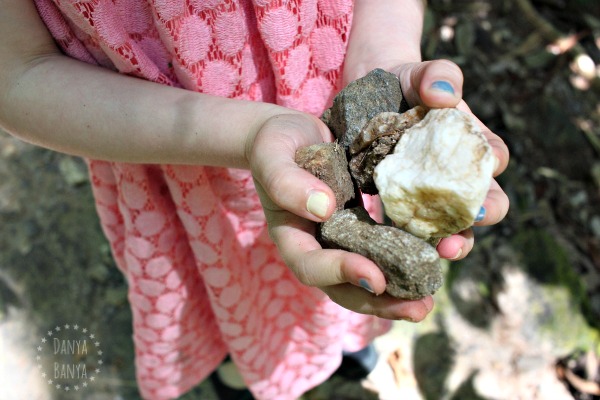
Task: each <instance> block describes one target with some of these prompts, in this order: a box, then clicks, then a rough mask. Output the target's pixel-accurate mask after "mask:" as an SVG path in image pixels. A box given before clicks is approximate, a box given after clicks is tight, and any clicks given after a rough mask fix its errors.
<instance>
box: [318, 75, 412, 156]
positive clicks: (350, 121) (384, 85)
mask: <svg viewBox="0 0 600 400" xmlns="http://www.w3.org/2000/svg"><path fill="white" fill-rule="evenodd" d="M401 105H402V106H401ZM406 109H408V105H407V104H406V102H405V101H403V97H402V90H401V89H400V82H399V81H398V78H397V77H396V75H394V74H392V73H390V72H386V71H384V70H382V69H374V70H373V71H371V72H369V73H368V74H367V75H365V76H364V77H362V78H360V79H357V80H355V81H353V82H351V83H350V84H348V86H346V87H345V88H344V89H343V90H342V91H341V92H340V93H338V95H337V96H336V97H335V99H334V100H333V105H332V106H331V108H330V109H328V110H327V111H326V112H325V114H324V115H323V118H322V119H323V121H324V122H325V123H326V124H327V125H328V126H329V129H331V131H332V132H333V134H334V135H335V137H336V138H337V139H338V141H339V143H340V144H342V145H343V146H344V147H346V148H347V147H348V146H350V144H351V143H352V142H353V141H354V139H355V138H356V137H357V136H358V135H359V134H360V132H361V130H362V128H363V127H364V126H365V125H366V124H367V122H369V120H370V119H371V118H373V117H374V116H375V115H377V114H379V113H382V112H385V111H392V112H403V111H406Z"/></svg>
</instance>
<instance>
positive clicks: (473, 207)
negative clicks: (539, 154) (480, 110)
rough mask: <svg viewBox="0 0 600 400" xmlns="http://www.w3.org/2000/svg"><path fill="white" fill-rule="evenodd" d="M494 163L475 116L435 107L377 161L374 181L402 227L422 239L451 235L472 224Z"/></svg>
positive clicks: (486, 190) (391, 215) (486, 189)
mask: <svg viewBox="0 0 600 400" xmlns="http://www.w3.org/2000/svg"><path fill="white" fill-rule="evenodd" d="M494 164H495V162H494V156H493V153H492V149H491V147H490V145H489V144H488V142H487V140H486V138H485V137H484V136H483V133H482V132H481V130H480V128H479V126H478V125H477V122H476V121H475V119H474V118H473V117H472V116H471V115H469V114H466V113H464V112H462V111H459V110H457V109H455V108H443V109H432V110H430V111H429V112H428V113H427V115H426V116H425V118H424V119H423V120H422V121H421V122H419V123H418V124H416V125H415V126H413V127H412V128H410V129H408V130H407V131H406V132H405V133H404V135H403V136H402V138H401V139H400V141H399V142H398V144H397V145H396V148H395V149H394V152H393V153H392V154H389V155H388V156H386V157H385V158H384V159H383V160H382V161H381V162H380V163H379V164H378V165H377V167H376V168H375V173H374V178H375V185H376V186H377V189H378V191H379V195H380V196H381V200H382V202H383V204H384V207H385V213H386V214H387V215H388V217H390V218H391V219H392V221H394V222H395V223H396V224H397V226H398V227H400V228H402V229H404V230H406V231H407V232H410V233H412V234H413V235H415V236H418V237H421V238H423V239H429V238H441V237H447V236H450V235H451V234H453V233H457V232H460V231H462V230H464V229H467V228H469V227H470V226H471V225H472V224H473V222H474V220H475V217H476V216H477V214H478V213H479V210H480V208H481V206H482V204H483V201H484V200H485V197H486V194H487V192H488V190H489V187H490V183H491V180H492V174H493V171H494Z"/></svg>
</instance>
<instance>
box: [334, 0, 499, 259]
mask: <svg viewBox="0 0 600 400" xmlns="http://www.w3.org/2000/svg"><path fill="white" fill-rule="evenodd" d="M424 8H425V7H424V2H423V1H421V0H378V1H376V2H373V1H369V0H356V1H355V9H354V19H353V25H352V31H351V33H350V41H349V46H348V53H347V56H346V63H345V64H344V78H345V80H346V81H347V82H348V81H351V80H354V79H357V78H359V77H361V76H363V75H365V74H366V73H368V72H369V71H370V70H372V69H374V68H383V69H385V70H387V71H390V72H393V73H395V74H396V75H397V76H398V78H399V79H400V84H401V86H402V92H403V94H404V96H405V97H406V99H407V101H408V103H409V104H410V105H411V106H415V105H417V104H423V105H426V106H429V107H457V108H459V109H461V110H463V111H467V112H470V110H469V107H468V106H467V104H466V103H465V102H464V101H463V100H462V84H463V75H462V72H461V70H460V68H459V67H458V66H457V65H456V64H454V63H452V62H450V61H447V60H436V61H427V62H421V51H420V44H421V34H422V28H423V26H422V25H423V14H424ZM481 127H482V130H483V131H484V132H485V135H486V137H487V139H488V141H489V143H490V144H491V146H492V148H493V149H494V153H495V155H496V157H497V159H498V167H497V168H496V171H495V175H499V174H500V173H501V172H502V171H504V169H505V168H506V166H507V164H508V158H509V155H508V149H507V147H506V145H505V144H504V142H503V141H502V139H501V138H499V137H498V136H497V135H495V134H494V133H493V132H491V131H490V130H489V129H488V128H487V127H486V126H485V125H484V124H483V123H481ZM508 204H509V202H508V197H507V196H506V194H505V193H504V192H503V191H502V189H501V188H500V186H499V185H498V184H497V183H496V182H495V181H493V182H492V185H491V187H490V191H489V193H488V196H487V199H486V201H485V202H484V204H483V206H484V207H485V209H486V214H485V217H484V219H483V220H482V221H480V222H478V223H477V225H492V224H495V223H498V222H499V221H500V220H502V218H504V216H505V215H506V213H507V212H508ZM472 247H473V233H472V232H471V230H468V231H465V232H463V233H461V234H459V235H454V236H452V237H450V238H446V239H444V240H442V242H441V243H440V244H439V245H438V252H439V253H440V255H441V256H442V257H445V258H450V259H458V258H463V257H465V256H466V255H467V254H468V253H469V251H470V250H471V249H472ZM457 255H458V256H457Z"/></svg>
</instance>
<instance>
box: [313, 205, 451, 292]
mask: <svg viewBox="0 0 600 400" xmlns="http://www.w3.org/2000/svg"><path fill="white" fill-rule="evenodd" d="M318 239H319V241H320V242H321V243H323V244H324V245H326V246H327V247H331V248H337V249H342V250H347V251H351V252H353V253H358V254H361V255H363V256H365V257H367V258H368V259H370V260H372V261H373V262H374V263H375V264H377V266H378V267H379V268H380V269H381V271H382V272H383V274H384V276H385V279H386V282H387V285H386V292H387V293H388V294H390V295H391V296H394V297H397V298H401V299H421V298H423V297H425V296H428V295H431V294H433V293H435V291H436V290H438V289H439V288H440V286H442V282H443V278H442V269H441V266H440V260H439V256H438V253H437V251H436V250H435V248H434V247H432V246H430V245H429V244H427V243H426V242H425V241H423V240H421V239H419V238H417V237H415V236H413V235H411V234H409V233H406V232H404V231H402V230H400V229H397V228H394V227H392V226H386V225H381V224H377V223H376V222H375V221H374V220H373V219H371V217H369V214H368V213H367V211H366V210H365V209H364V208H362V207H356V208H351V209H346V210H342V211H336V212H335V213H334V214H333V216H332V217H331V218H330V219H329V220H327V221H325V222H323V223H322V224H321V225H320V231H319V238H318Z"/></svg>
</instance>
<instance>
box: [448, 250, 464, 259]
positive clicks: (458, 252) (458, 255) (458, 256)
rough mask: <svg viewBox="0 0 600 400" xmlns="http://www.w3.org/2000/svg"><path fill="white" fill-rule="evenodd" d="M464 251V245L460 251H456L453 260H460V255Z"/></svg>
mask: <svg viewBox="0 0 600 400" xmlns="http://www.w3.org/2000/svg"><path fill="white" fill-rule="evenodd" d="M462 253H463V249H462V247H461V248H460V249H458V251H457V252H456V255H455V256H454V257H452V258H451V260H458V259H459V258H460V256H462Z"/></svg>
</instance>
